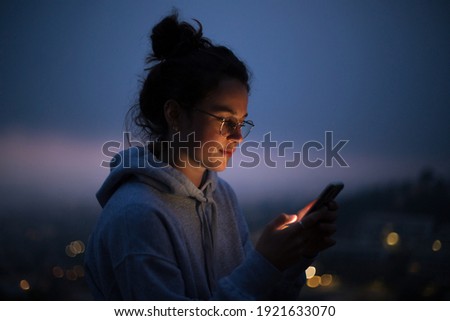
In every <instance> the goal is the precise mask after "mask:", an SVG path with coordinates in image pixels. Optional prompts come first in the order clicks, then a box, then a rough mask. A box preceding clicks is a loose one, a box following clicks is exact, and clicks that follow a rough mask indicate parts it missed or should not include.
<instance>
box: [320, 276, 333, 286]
mask: <svg viewBox="0 0 450 321" xmlns="http://www.w3.org/2000/svg"><path fill="white" fill-rule="evenodd" d="M332 283H333V276H332V275H331V274H324V275H322V276H321V278H320V285H321V286H330V285H331V284H332Z"/></svg>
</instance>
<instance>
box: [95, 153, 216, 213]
mask: <svg viewBox="0 0 450 321" xmlns="http://www.w3.org/2000/svg"><path fill="white" fill-rule="evenodd" d="M110 167H111V171H110V174H109V176H108V177H107V178H106V180H105V182H104V183H103V185H102V186H101V188H100V189H99V191H98V192H97V199H98V201H99V203H100V205H101V206H102V207H104V205H105V204H106V203H107V201H108V200H109V198H110V197H111V196H112V195H113V194H114V192H115V191H116V190H117V189H118V188H119V186H120V185H122V184H123V183H124V182H125V181H127V180H128V179H130V178H135V179H138V180H139V181H141V182H143V183H145V184H148V185H150V186H152V187H154V188H156V189H157V190H159V191H162V192H165V193H170V194H175V195H179V196H185V197H191V198H194V199H196V200H198V201H200V202H208V201H212V194H213V192H214V190H215V189H216V186H217V179H218V178H217V173H216V172H213V171H210V170H207V171H206V173H205V175H206V176H205V178H204V182H203V184H202V186H201V187H200V188H198V187H197V186H195V185H194V184H193V183H192V182H191V180H189V179H188V178H187V177H186V175H184V174H183V173H182V172H180V171H179V170H177V169H175V168H174V167H172V166H170V165H169V164H167V163H164V162H162V161H160V160H159V159H157V158H156V156H155V155H154V154H152V153H151V152H150V151H149V149H148V148H144V147H130V148H129V149H126V150H124V151H121V152H120V153H118V154H117V155H116V156H115V157H114V158H113V159H112V160H111V163H110Z"/></svg>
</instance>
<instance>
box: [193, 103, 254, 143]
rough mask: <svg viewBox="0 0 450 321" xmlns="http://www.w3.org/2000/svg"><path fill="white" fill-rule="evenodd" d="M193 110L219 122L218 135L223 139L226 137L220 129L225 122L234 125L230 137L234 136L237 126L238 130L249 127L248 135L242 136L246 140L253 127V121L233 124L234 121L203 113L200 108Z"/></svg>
mask: <svg viewBox="0 0 450 321" xmlns="http://www.w3.org/2000/svg"><path fill="white" fill-rule="evenodd" d="M193 110H194V111H199V112H201V113H203V114H205V115H209V116H211V117H213V118H215V119H216V120H218V121H220V122H221V124H220V130H219V134H220V135H221V136H224V137H226V136H225V135H223V134H222V129H223V125H224V124H225V123H227V122H228V123H233V124H234V125H233V128H234V129H233V131H232V132H231V134H230V135H232V134H234V133H235V132H236V129H237V128H238V126H239V129H241V128H242V126H243V125H244V124H245V125H248V126H250V127H249V130H248V133H247V134H246V135H245V136H242V138H243V139H244V138H246V137H247V136H248V135H249V134H250V132H251V131H252V129H253V127H255V124H254V123H253V121H251V120H244V121H242V122H240V123H236V122H234V121H232V120H229V119H226V118H224V117H220V116H216V115H214V114H211V113H209V112H207V111H204V110H202V109H200V108H194V109H193ZM241 133H242V132H241ZM241 135H242V134H241Z"/></svg>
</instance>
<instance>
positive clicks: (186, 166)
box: [154, 143, 206, 188]
mask: <svg viewBox="0 0 450 321" xmlns="http://www.w3.org/2000/svg"><path fill="white" fill-rule="evenodd" d="M154 152H155V155H156V156H157V157H158V158H159V159H161V160H162V161H164V162H166V163H168V164H169V165H171V166H172V167H173V168H175V169H177V170H179V171H180V172H182V173H183V174H184V175H185V176H186V177H187V178H188V179H189V180H190V181H191V182H192V183H193V184H194V185H195V186H197V187H198V188H200V186H201V185H202V182H203V177H204V175H205V173H206V169H205V168H204V167H202V166H201V165H200V164H198V163H194V164H193V161H192V160H190V159H189V155H187V153H176V152H175V151H174V150H173V149H170V148H169V145H168V144H164V143H157V144H155V148H154Z"/></svg>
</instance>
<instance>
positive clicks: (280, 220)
mask: <svg viewBox="0 0 450 321" xmlns="http://www.w3.org/2000/svg"><path fill="white" fill-rule="evenodd" d="M295 221H297V215H289V214H285V213H283V214H280V215H278V216H277V217H275V218H274V219H273V220H272V221H271V222H270V223H269V224H268V226H267V227H268V228H270V229H271V230H283V229H285V228H286V227H288V225H289V224H291V223H294V222H295Z"/></svg>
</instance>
